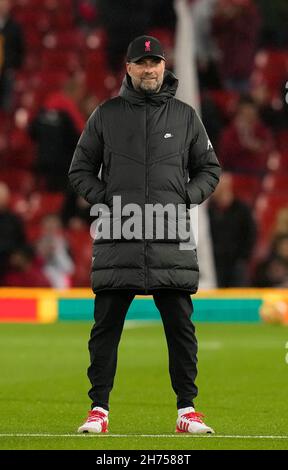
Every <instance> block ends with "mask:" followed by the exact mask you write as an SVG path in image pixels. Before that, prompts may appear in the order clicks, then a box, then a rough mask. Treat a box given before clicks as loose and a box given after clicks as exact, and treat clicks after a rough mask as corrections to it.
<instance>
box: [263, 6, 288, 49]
mask: <svg viewBox="0 0 288 470" xmlns="http://www.w3.org/2000/svg"><path fill="white" fill-rule="evenodd" d="M256 3H257V4H258V6H259V10H260V12H261V17H262V23H263V24H262V28H261V38H260V44H261V47H265V48H271V47H272V48H273V47H279V48H285V47H287V46H288V28H287V24H288V2H287V0H273V1H271V0H256Z"/></svg>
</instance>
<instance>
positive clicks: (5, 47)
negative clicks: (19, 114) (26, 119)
mask: <svg viewBox="0 0 288 470" xmlns="http://www.w3.org/2000/svg"><path fill="white" fill-rule="evenodd" d="M11 8H12V4H11V0H0V108H2V109H3V110H4V111H10V110H11V108H12V105H13V89H14V74H15V71H16V70H17V69H19V68H20V67H21V65H22V63H23V59H24V38H23V33H22V29H21V26H20V25H19V24H18V23H16V21H14V20H13V19H12V17H11V15H10V11H11Z"/></svg>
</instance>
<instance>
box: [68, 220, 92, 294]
mask: <svg viewBox="0 0 288 470" xmlns="http://www.w3.org/2000/svg"><path fill="white" fill-rule="evenodd" d="M67 240H68V243H69V246H70V249H71V253H72V257H73V261H74V263H75V273H74V275H73V278H72V283H73V286H74V287H89V286H90V271H91V260H92V238H91V236H90V233H89V230H87V229H82V230H69V231H68V232H67Z"/></svg>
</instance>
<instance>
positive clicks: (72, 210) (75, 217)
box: [61, 187, 93, 230]
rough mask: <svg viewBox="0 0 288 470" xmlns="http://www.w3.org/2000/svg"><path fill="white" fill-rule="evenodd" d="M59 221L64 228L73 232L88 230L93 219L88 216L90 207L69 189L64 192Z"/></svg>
mask: <svg viewBox="0 0 288 470" xmlns="http://www.w3.org/2000/svg"><path fill="white" fill-rule="evenodd" d="M61 219H62V222H63V224H64V226H65V227H69V228H71V229H73V230H78V229H82V228H85V227H86V228H88V227H89V226H90V225H91V223H92V221H93V218H92V217H91V216H90V205H89V204H88V202H87V201H85V199H83V198H82V197H81V196H78V195H77V194H76V193H75V191H73V190H72V189H71V188H70V187H69V190H68V191H67V192H66V195H65V200H64V204H63V207H62V211H61Z"/></svg>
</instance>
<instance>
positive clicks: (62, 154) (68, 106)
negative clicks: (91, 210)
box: [29, 75, 86, 191]
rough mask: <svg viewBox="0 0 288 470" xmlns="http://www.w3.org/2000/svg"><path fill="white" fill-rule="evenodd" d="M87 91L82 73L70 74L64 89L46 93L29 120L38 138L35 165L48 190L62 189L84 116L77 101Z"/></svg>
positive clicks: (81, 98)
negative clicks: (71, 75) (39, 107)
mask: <svg viewBox="0 0 288 470" xmlns="http://www.w3.org/2000/svg"><path fill="white" fill-rule="evenodd" d="M85 94H86V87H85V81H84V79H83V76H82V75H79V76H78V75H76V76H73V77H71V78H70V79H69V80H68V81H67V82H66V83H65V85H64V87H63V90H61V91H57V92H52V93H51V94H49V95H48V96H47V98H46V100H45V102H44V104H43V107H42V108H41V109H40V111H39V113H38V114H37V115H36V116H35V118H34V119H33V120H32V122H31V123H30V127H29V133H30V136H31V137H32V139H34V140H35V141H36V142H37V147H38V148H37V163H36V169H37V172H39V174H40V175H42V176H43V177H44V179H45V181H46V184H47V189H48V190H50V191H64V190H65V189H66V187H67V184H68V178H67V173H68V169H69V166H70V163H71V159H72V156H73V152H74V150H75V146H76V144H77V141H78V139H79V137H80V134H81V132H82V130H83V128H84V125H85V120H84V117H83V115H82V113H81V112H80V110H79V108H80V104H81V101H82V100H83V98H84V96H85Z"/></svg>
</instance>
